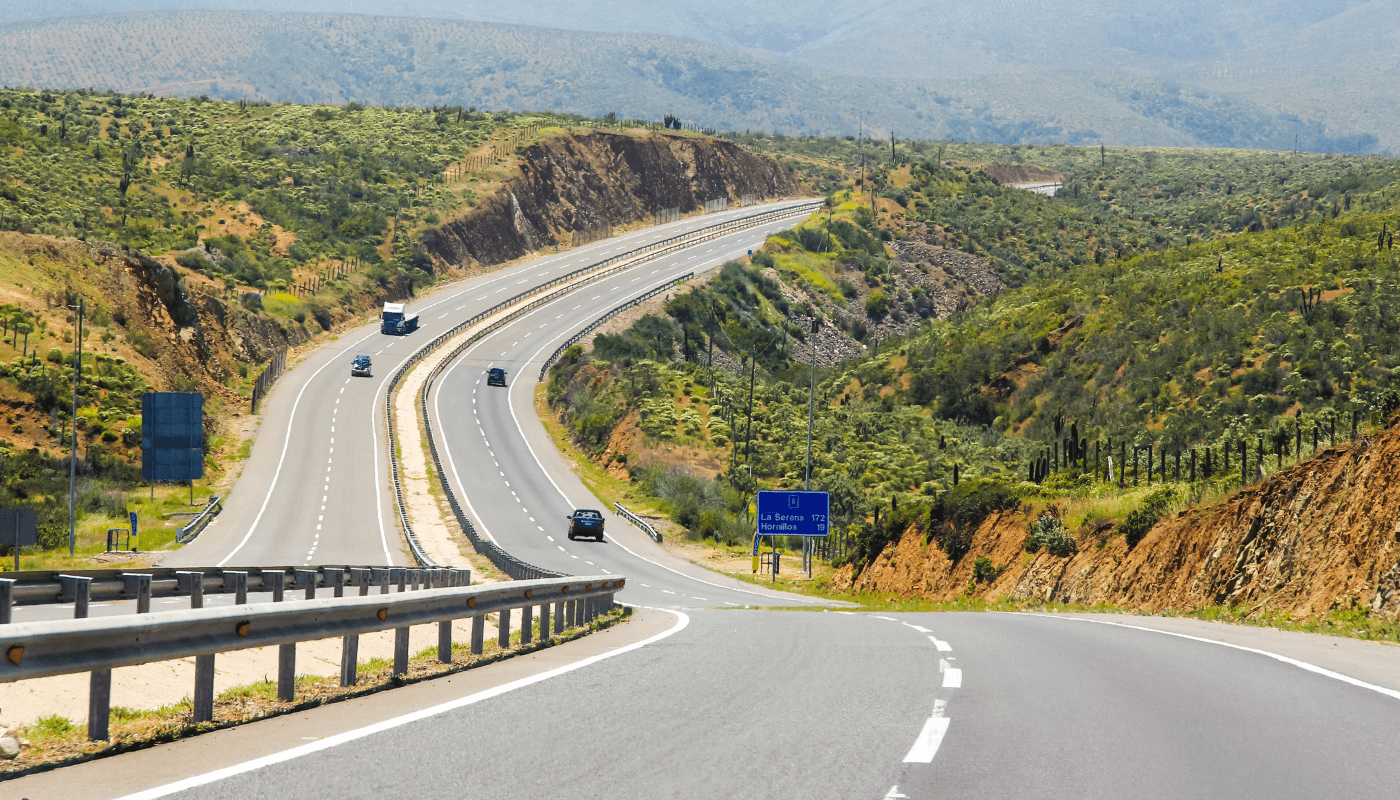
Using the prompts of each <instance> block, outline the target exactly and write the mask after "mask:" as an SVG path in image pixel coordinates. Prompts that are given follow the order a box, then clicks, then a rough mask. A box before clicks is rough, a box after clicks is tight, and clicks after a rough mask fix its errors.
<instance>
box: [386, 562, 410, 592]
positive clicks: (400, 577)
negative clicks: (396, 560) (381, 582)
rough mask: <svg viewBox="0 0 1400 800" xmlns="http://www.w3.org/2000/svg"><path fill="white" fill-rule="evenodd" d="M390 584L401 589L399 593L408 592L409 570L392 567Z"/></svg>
mask: <svg viewBox="0 0 1400 800" xmlns="http://www.w3.org/2000/svg"><path fill="white" fill-rule="evenodd" d="M389 583H391V584H393V585H394V586H397V587H399V591H401V592H406V591H408V570H406V569H404V568H403V567H392V568H390V570H389Z"/></svg>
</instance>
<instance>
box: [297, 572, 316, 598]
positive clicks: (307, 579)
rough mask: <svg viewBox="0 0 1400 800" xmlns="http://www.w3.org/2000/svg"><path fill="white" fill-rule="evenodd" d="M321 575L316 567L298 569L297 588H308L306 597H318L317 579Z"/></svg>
mask: <svg viewBox="0 0 1400 800" xmlns="http://www.w3.org/2000/svg"><path fill="white" fill-rule="evenodd" d="M320 577H321V575H320V573H318V572H317V571H316V570H314V569H299V570H297V582H296V588H298V589H305V590H306V599H307V600H315V599H316V581H317V580H318V579H319V578H320Z"/></svg>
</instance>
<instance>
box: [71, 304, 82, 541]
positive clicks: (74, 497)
mask: <svg viewBox="0 0 1400 800" xmlns="http://www.w3.org/2000/svg"><path fill="white" fill-rule="evenodd" d="M69 308H74V306H69ZM77 311H78V326H77V327H78V335H77V336H76V337H75V338H74V340H73V416H72V419H70V420H69V424H70V425H72V427H73V439H72V442H73V444H72V447H71V449H70V450H69V451H68V556H69V557H70V558H71V557H72V556H73V548H74V547H75V546H76V544H77V519H78V517H77V512H78V381H79V380H81V378H82V374H83V298H82V297H81V296H80V297H79V298H78V305H77Z"/></svg>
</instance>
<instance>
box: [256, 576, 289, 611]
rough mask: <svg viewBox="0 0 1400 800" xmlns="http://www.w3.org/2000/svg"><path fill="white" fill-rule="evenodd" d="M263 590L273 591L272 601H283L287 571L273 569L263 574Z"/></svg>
mask: <svg viewBox="0 0 1400 800" xmlns="http://www.w3.org/2000/svg"><path fill="white" fill-rule="evenodd" d="M262 581H263V591H265V592H266V591H271V592H272V602H274V603H280V602H282V597H283V595H284V594H286V585H287V573H285V572H283V571H282V570H280V569H279V570H273V571H272V572H264V573H263V574H262Z"/></svg>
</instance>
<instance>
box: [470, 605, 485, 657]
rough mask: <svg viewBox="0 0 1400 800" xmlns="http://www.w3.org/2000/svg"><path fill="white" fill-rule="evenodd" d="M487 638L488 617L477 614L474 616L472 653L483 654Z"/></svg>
mask: <svg viewBox="0 0 1400 800" xmlns="http://www.w3.org/2000/svg"><path fill="white" fill-rule="evenodd" d="M485 639H486V617H485V616H483V615H481V614H477V615H476V616H474V617H472V655H474V656H479V655H481V652H482V650H484V649H485V643H486V642H485Z"/></svg>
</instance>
